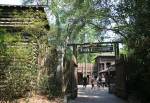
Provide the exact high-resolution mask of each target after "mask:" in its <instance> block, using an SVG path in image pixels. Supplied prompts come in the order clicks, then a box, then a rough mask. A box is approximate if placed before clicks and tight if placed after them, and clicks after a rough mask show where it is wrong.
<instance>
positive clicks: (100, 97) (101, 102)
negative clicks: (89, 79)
mask: <svg viewBox="0 0 150 103" xmlns="http://www.w3.org/2000/svg"><path fill="white" fill-rule="evenodd" d="M69 103H127V102H125V101H124V100H122V99H120V98H118V97H116V96H115V95H113V94H109V93H108V88H97V87H95V89H92V90H91V86H90V85H88V86H87V87H86V88H83V87H82V85H78V98H76V99H75V100H72V101H70V102H69Z"/></svg>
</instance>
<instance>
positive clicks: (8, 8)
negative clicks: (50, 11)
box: [0, 5, 49, 29]
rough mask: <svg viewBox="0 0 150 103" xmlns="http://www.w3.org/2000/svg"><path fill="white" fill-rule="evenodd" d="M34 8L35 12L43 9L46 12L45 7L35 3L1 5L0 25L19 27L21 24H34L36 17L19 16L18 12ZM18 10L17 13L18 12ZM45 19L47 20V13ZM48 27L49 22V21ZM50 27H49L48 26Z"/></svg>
mask: <svg viewBox="0 0 150 103" xmlns="http://www.w3.org/2000/svg"><path fill="white" fill-rule="evenodd" d="M30 9H32V10H33V11H35V12H38V11H41V12H42V13H45V12H44V7H42V6H35V5H28V6H23V5H0V27H1V28H11V29H12V27H13V28H19V27H21V26H26V25H30V24H32V20H33V19H35V18H30V17H19V16H17V15H18V14H20V13H22V12H23V11H26V10H30ZM16 12H17V13H16ZM44 16H45V17H43V19H45V20H47V17H46V14H45V15H44ZM46 25H47V27H48V26H49V25H48V22H47V24H46ZM48 28H49V27H48Z"/></svg>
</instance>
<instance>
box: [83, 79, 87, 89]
mask: <svg viewBox="0 0 150 103" xmlns="http://www.w3.org/2000/svg"><path fill="white" fill-rule="evenodd" d="M86 85H87V77H83V87H85V88H86Z"/></svg>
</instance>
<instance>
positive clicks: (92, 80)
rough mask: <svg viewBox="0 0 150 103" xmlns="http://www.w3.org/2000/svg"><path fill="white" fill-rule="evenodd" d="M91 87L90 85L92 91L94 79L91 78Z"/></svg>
mask: <svg viewBox="0 0 150 103" xmlns="http://www.w3.org/2000/svg"><path fill="white" fill-rule="evenodd" d="M91 85H92V88H91V89H93V88H94V78H93V77H92V78H91Z"/></svg>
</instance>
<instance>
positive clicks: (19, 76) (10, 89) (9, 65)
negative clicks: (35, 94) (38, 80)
mask: <svg viewBox="0 0 150 103" xmlns="http://www.w3.org/2000/svg"><path fill="white" fill-rule="evenodd" d="M20 37H21V36H17V35H16V36H13V35H11V34H9V33H7V32H6V34H5V33H4V34H2V35H1V36H0V41H1V45H0V49H1V52H0V63H1V64H2V65H0V68H1V69H0V71H1V73H2V74H1V75H3V77H2V78H1V82H2V84H0V85H1V86H2V87H3V86H4V88H1V89H2V90H4V91H3V92H2V94H0V95H1V99H14V97H19V96H22V95H25V93H26V92H27V91H29V90H32V89H33V88H35V76H36V73H37V71H36V70H37V69H36V64H35V62H36V61H35V59H34V58H33V57H34V50H33V49H32V48H33V45H32V44H30V43H23V42H20V39H18V38H20ZM5 83H7V84H5Z"/></svg>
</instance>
